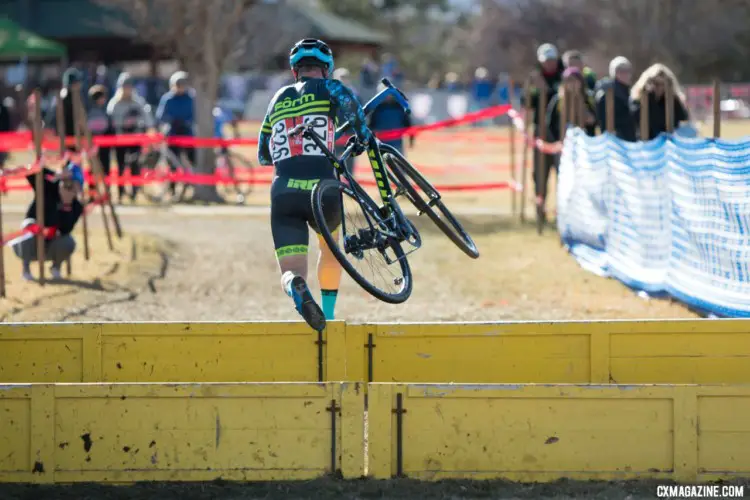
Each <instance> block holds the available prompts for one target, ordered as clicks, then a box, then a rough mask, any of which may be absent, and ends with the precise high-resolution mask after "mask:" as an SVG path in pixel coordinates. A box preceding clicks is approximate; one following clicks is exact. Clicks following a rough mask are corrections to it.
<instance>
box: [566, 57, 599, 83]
mask: <svg viewBox="0 0 750 500" xmlns="http://www.w3.org/2000/svg"><path fill="white" fill-rule="evenodd" d="M563 64H564V65H565V67H566V68H577V69H578V70H579V71H580V72H581V74H582V75H583V79H584V81H585V83H586V86H587V87H588V89H589V90H591V91H593V90H594V89H595V88H596V73H594V70H592V69H591V68H589V67H588V66H586V65H584V63H583V54H581V52H580V51H578V50H569V51H567V52H566V53H564V54H563Z"/></svg>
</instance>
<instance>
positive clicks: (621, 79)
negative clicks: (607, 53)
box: [596, 56, 636, 142]
mask: <svg viewBox="0 0 750 500" xmlns="http://www.w3.org/2000/svg"><path fill="white" fill-rule="evenodd" d="M609 76H610V78H609V79H607V80H602V81H600V82H599V83H597V90H596V116H597V119H598V120H599V123H600V124H601V129H602V131H606V130H607V92H608V90H609V89H610V88H614V98H615V99H614V100H615V102H614V112H615V113H614V114H615V116H614V125H615V131H614V133H615V136H616V137H618V138H620V139H622V140H623V141H629V142H634V141H635V140H636V135H635V122H634V121H633V116H632V114H631V112H630V84H631V81H632V78H633V66H632V65H631V64H630V61H628V60H627V58H625V57H622V56H618V57H615V58H614V59H612V62H610V63H609Z"/></svg>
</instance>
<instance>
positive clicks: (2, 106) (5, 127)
mask: <svg viewBox="0 0 750 500" xmlns="http://www.w3.org/2000/svg"><path fill="white" fill-rule="evenodd" d="M12 123H13V120H12V111H11V108H10V106H8V105H7V104H6V102H5V100H3V101H2V102H0V133H7V132H12V131H13V126H12ZM7 159H8V152H7V151H0V169H2V168H3V167H5V161H6V160H7Z"/></svg>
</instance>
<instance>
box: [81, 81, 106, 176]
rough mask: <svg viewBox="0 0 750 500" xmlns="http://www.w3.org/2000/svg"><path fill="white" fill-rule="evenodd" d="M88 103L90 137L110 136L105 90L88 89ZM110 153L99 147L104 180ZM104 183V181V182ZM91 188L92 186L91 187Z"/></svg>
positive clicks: (101, 86) (98, 87) (104, 88)
mask: <svg viewBox="0 0 750 500" xmlns="http://www.w3.org/2000/svg"><path fill="white" fill-rule="evenodd" d="M89 102H90V103H91V109H89V111H88V113H87V116H86V119H87V123H86V126H87V127H88V129H89V131H90V132H91V135H93V136H97V135H110V134H112V123H111V121H110V119H109V116H108V115H107V88H106V87H105V86H104V85H94V86H93V87H91V88H90V89H89ZM110 151H111V148H109V147H106V146H105V147H102V146H99V151H98V152H97V156H98V157H99V163H101V165H102V170H103V174H104V177H105V179H106V178H108V177H109V167H110V162H111V160H110V158H111V155H110ZM105 182H106V181H105ZM106 186H107V190H109V183H108V182H107V183H106ZM91 187H92V188H93V186H91Z"/></svg>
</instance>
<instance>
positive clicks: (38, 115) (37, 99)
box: [32, 90, 47, 285]
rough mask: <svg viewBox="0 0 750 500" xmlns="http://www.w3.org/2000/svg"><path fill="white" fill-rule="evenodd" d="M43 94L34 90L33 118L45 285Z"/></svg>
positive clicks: (41, 277) (39, 255) (39, 243)
mask: <svg viewBox="0 0 750 500" xmlns="http://www.w3.org/2000/svg"><path fill="white" fill-rule="evenodd" d="M41 107H42V96H41V93H40V92H39V90H35V91H34V117H33V120H32V128H33V136H34V157H35V159H36V163H37V164H38V165H39V167H40V168H39V172H38V173H37V174H36V179H35V185H34V187H35V188H36V189H35V191H36V192H35V193H34V196H36V223H37V226H39V233H38V234H37V235H36V257H37V259H38V261H39V284H40V285H44V283H45V280H44V264H45V261H46V260H47V259H46V255H45V250H46V241H45V239H44V223H45V221H44V166H43V164H42V154H43V153H42V134H43V132H44V131H43V130H42V110H41Z"/></svg>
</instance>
